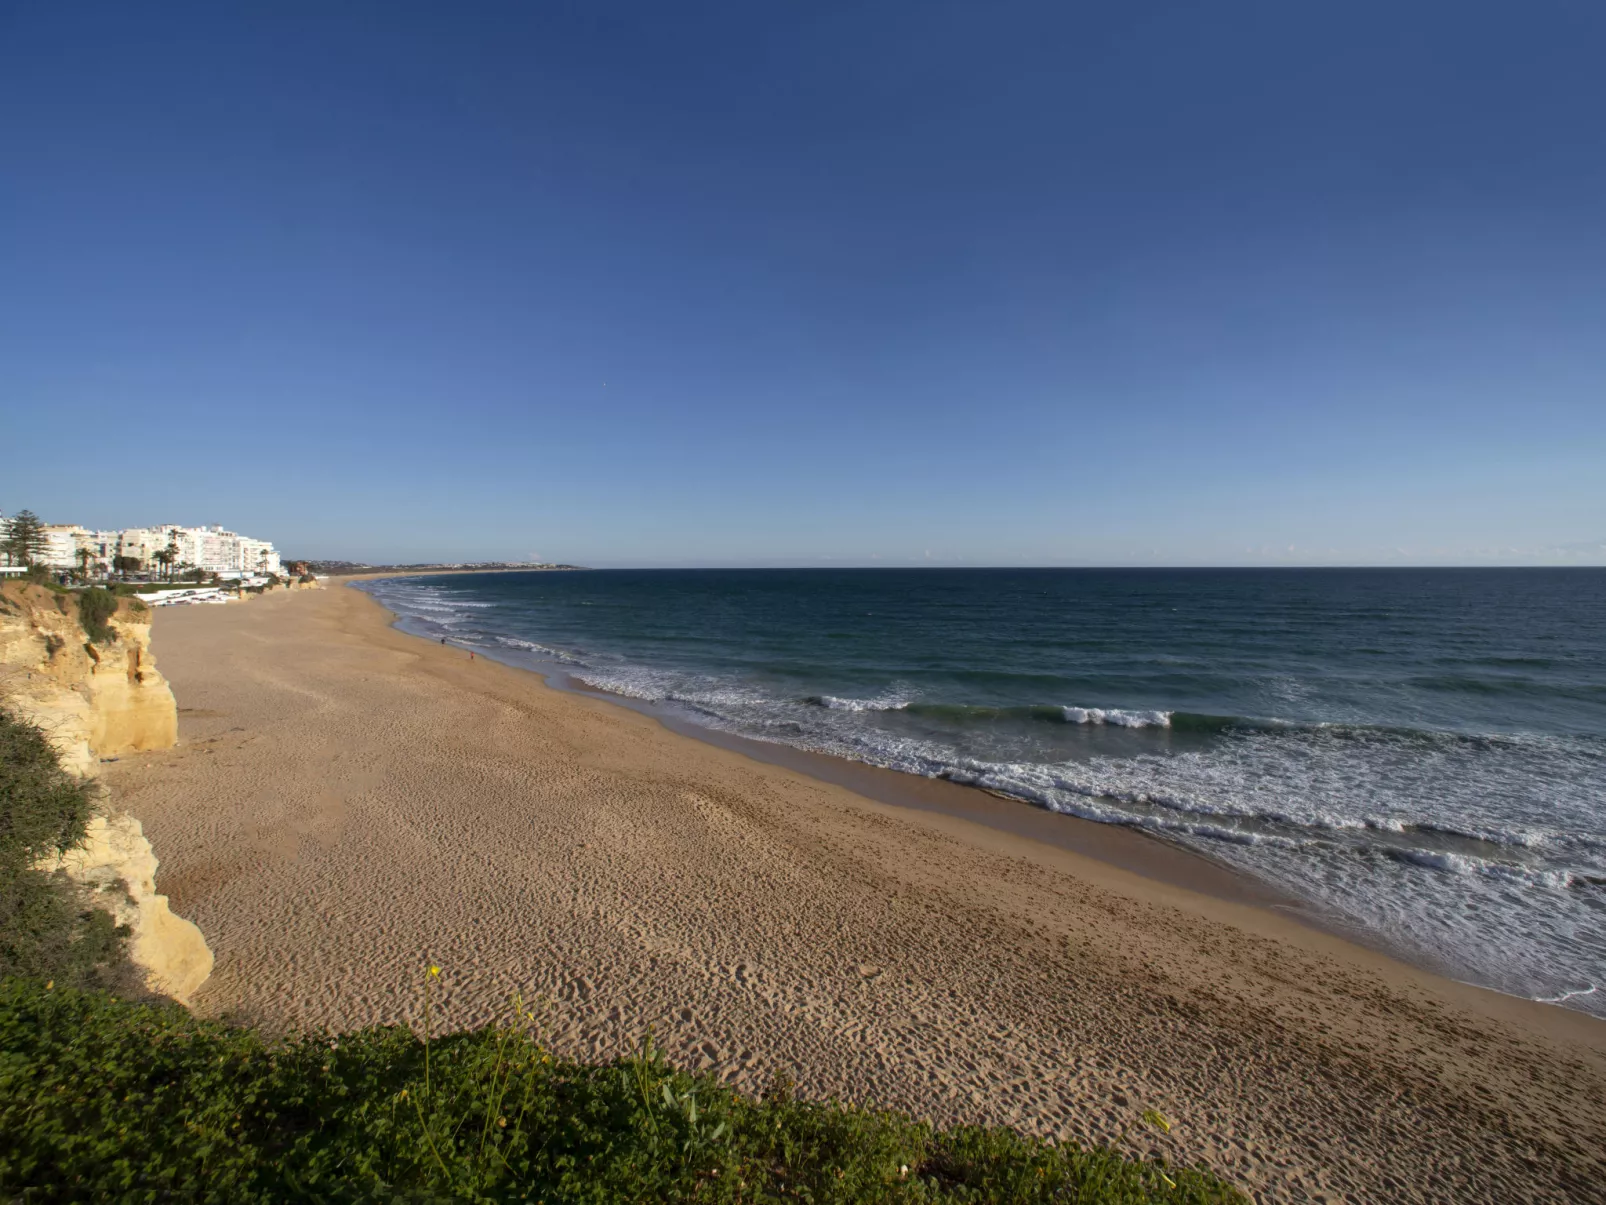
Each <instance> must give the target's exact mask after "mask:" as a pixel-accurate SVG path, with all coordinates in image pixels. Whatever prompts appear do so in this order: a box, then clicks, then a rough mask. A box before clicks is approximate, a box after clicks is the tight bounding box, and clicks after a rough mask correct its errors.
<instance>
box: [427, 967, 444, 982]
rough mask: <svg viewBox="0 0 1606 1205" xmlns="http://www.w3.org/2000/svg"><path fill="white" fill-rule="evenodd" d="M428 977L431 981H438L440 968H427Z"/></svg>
mask: <svg viewBox="0 0 1606 1205" xmlns="http://www.w3.org/2000/svg"><path fill="white" fill-rule="evenodd" d="M429 976H430V978H431V979H439V978H440V977H441V969H440V967H436V966H432V967H430V968H429Z"/></svg>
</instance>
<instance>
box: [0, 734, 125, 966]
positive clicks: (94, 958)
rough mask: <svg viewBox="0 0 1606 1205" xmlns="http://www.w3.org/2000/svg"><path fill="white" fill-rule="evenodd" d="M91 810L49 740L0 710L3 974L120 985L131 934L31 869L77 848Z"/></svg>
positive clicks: (59, 879) (59, 882)
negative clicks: (41, 860)
mask: <svg viewBox="0 0 1606 1205" xmlns="http://www.w3.org/2000/svg"><path fill="white" fill-rule="evenodd" d="M92 810H93V800H92V799H91V797H90V792H89V787H88V786H87V785H86V784H84V783H81V782H78V781H76V780H75V779H73V778H72V777H70V776H69V775H68V774H67V773H66V772H65V771H64V770H63V769H62V768H61V762H60V760H59V759H58V758H57V756H56V751H55V749H54V748H53V747H52V746H51V744H50V742H49V741H47V740H46V739H45V737H44V734H43V733H41V732H40V731H39V730H38V729H37V728H35V727H34V726H33V725H31V724H24V723H22V722H21V721H20V720H18V719H16V718H15V717H14V716H12V715H10V714H9V713H7V712H6V711H4V710H0V975H33V976H37V977H38V978H40V979H47V980H54V981H56V982H57V983H62V984H73V985H78V986H85V987H95V986H104V987H109V986H112V985H114V984H117V983H120V982H122V980H123V975H124V972H125V970H126V966H127V963H126V959H125V957H124V953H123V945H124V938H125V936H126V934H124V933H123V932H122V931H121V930H119V929H118V927H117V925H116V924H115V923H114V922H113V920H112V918H111V917H110V916H109V915H108V914H107V913H105V912H102V911H101V910H99V909H97V908H92V907H90V906H89V905H88V904H87V903H86V902H85V900H84V898H83V893H82V891H81V889H79V888H78V887H77V886H76V885H75V884H73V883H71V882H69V881H68V880H67V878H66V877H65V876H63V875H57V874H46V873H44V872H43V871H39V870H35V869H33V867H34V864H35V863H36V862H38V861H39V860H40V859H41V858H45V857H49V856H51V855H53V854H59V853H63V852H65V851H66V850H68V849H71V848H72V847H73V846H74V845H76V844H78V842H79V841H81V840H82V839H83V836H84V826H85V825H86V824H87V823H88V822H89V817H90V813H91V811H92Z"/></svg>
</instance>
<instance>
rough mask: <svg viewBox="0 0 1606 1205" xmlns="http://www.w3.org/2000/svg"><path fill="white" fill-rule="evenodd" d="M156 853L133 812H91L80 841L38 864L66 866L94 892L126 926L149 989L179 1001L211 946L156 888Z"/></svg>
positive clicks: (206, 964) (200, 972) (197, 978)
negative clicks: (86, 827) (171, 906)
mask: <svg viewBox="0 0 1606 1205" xmlns="http://www.w3.org/2000/svg"><path fill="white" fill-rule="evenodd" d="M156 866H157V862H156V854H155V852H154V851H153V850H152V849H151V843H150V842H149V841H147V840H146V839H145V833H144V830H143V829H142V828H141V827H140V823H139V821H138V820H135V819H134V818H133V817H132V816H96V817H94V818H93V819H91V820H90V822H89V831H88V833H87V835H86V836H85V838H84V841H83V843H82V844H80V845H79V846H78V847H77V848H76V849H71V850H68V851H67V853H65V854H64V855H62V856H61V857H59V858H52V859H49V860H47V861H45V862H41V863H40V864H39V869H41V870H47V871H53V870H62V871H65V872H66V874H67V877H68V878H70V879H72V880H73V881H74V882H77V883H80V884H82V885H83V886H85V887H89V888H91V889H93V890H94V892H95V896H94V899H95V902H96V904H97V906H99V907H101V908H104V909H105V910H106V911H108V912H110V913H111V914H112V916H113V917H115V918H116V920H117V923H118V924H120V925H127V926H128V927H129V929H130V931H131V935H130V938H129V944H128V955H129V959H130V960H131V961H132V962H133V963H134V965H135V966H136V967H138V968H139V969H140V971H141V973H142V974H143V975H144V977H145V986H146V987H147V988H149V989H150V990H151V991H153V992H158V993H160V994H162V995H164V996H171V997H173V999H175V1000H177V1001H179V1002H180V1003H183V1004H188V1003H189V1002H190V995H191V993H193V992H194V991H195V989H196V988H198V987H200V986H201V984H203V983H205V982H206V978H207V976H208V975H210V974H211V973H212V951H211V950H210V949H208V948H207V945H206V939H205V938H204V937H202V936H201V931H200V930H199V929H197V928H196V927H195V925H193V924H192V923H191V922H189V921H187V920H185V919H184V918H183V917H181V916H174V915H173V911H172V909H171V908H169V907H168V904H167V897H166V896H165V895H158V894H157V893H156Z"/></svg>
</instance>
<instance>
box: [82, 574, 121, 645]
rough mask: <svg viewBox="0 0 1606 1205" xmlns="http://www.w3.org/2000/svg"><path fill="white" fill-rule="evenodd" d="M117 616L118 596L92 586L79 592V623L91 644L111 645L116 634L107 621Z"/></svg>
mask: <svg viewBox="0 0 1606 1205" xmlns="http://www.w3.org/2000/svg"><path fill="white" fill-rule="evenodd" d="M115 614H117V596H116V595H115V594H113V593H112V592H111V591H110V590H103V589H101V588H100V587H99V586H91V587H90V588H89V589H87V590H80V591H79V592H78V622H79V624H80V625H81V626H82V627H83V629H84V633H85V635H87V636H88V637H89V640H90V643H91V644H109V643H111V640H112V637H113V636H114V635H115V633H114V632H113V631H112V629H111V625H110V624H108V623H107V622H106V621H107V620H109V619H110V618H111V617H112V616H113V615H115Z"/></svg>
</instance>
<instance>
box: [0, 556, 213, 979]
mask: <svg viewBox="0 0 1606 1205" xmlns="http://www.w3.org/2000/svg"><path fill="white" fill-rule="evenodd" d="M78 605H79V604H78V600H77V598H76V597H75V596H72V595H64V594H58V593H56V592H55V591H53V590H48V589H46V588H45V587H43V586H32V585H24V584H22V583H20V582H6V583H4V584H0V703H3V704H4V705H5V706H6V708H7V709H9V710H10V711H11V712H12V714H13V715H15V716H17V717H18V718H19V719H22V720H25V721H27V722H28V723H31V724H33V725H35V726H36V727H38V728H39V729H40V731H42V732H43V733H44V734H45V735H46V736H47V737H48V738H49V739H50V741H51V743H52V744H54V745H55V746H56V749H57V751H58V752H59V753H60V755H61V764H62V766H63V767H64V768H65V769H66V770H67V771H68V772H69V773H71V774H75V775H77V776H79V777H81V778H87V777H91V776H93V775H94V774H95V772H96V771H97V770H98V769H99V764H100V759H101V758H103V757H117V756H118V755H120V754H123V753H133V752H137V751H140V750H146V749H166V748H168V747H169V746H171V745H173V744H174V743H176V742H177V740H178V708H177V707H176V706H175V704H174V702H173V691H172V690H171V688H169V686H168V685H167V679H165V678H163V677H162V675H161V674H160V673H158V672H157V670H156V661H155V659H154V658H153V657H152V656H151V624H150V611H149V610H148V609H145V608H139V609H136V608H135V606H134V605H133V603H132V600H129V599H122V600H120V601H119V605H118V609H117V612H116V614H114V615H112V616H111V617H110V618H109V619H108V620H107V627H108V628H109V629H110V632H111V638H110V639H108V640H104V641H101V642H99V643H93V642H91V641H90V639H89V636H88V633H86V632H85V630H84V627H83V625H82V623H81V622H80V621H79V616H78ZM156 864H157V863H156V854H155V853H154V852H153V851H152V849H151V844H150V842H149V841H147V840H146V839H145V834H144V831H143V830H142V829H141V827H140V823H139V821H138V820H136V819H134V818H133V817H132V816H121V815H101V816H96V817H94V818H93V819H91V820H90V822H89V831H88V835H87V836H86V838H85V840H84V841H83V843H82V844H80V845H79V846H78V847H77V848H76V849H72V850H69V851H68V852H67V853H66V854H65V855H64V856H62V857H60V858H55V859H50V860H48V861H46V862H44V863H41V864H40V869H43V870H62V871H65V872H66V873H67V875H68V877H69V878H72V879H73V880H75V881H76V882H78V883H81V884H83V885H84V886H87V887H91V888H93V889H94V890H95V894H94V899H95V902H96V903H97V904H98V905H99V906H100V907H102V908H105V909H106V910H107V911H108V912H110V913H112V915H113V916H114V917H116V919H117V923H118V924H123V925H127V926H128V927H129V929H130V930H131V939H130V942H129V957H130V959H131V960H132V961H133V963H134V965H135V966H136V967H138V968H139V969H140V971H141V972H142V973H143V975H144V977H145V983H146V986H147V987H149V988H150V990H152V991H154V992H160V993H161V994H163V995H167V996H172V997H173V998H175V999H177V1000H181V1001H184V1002H185V1003H188V1002H189V997H190V993H192V992H194V991H195V989H196V988H198V987H200V986H201V984H202V983H203V982H205V980H206V977H207V976H208V975H210V974H211V973H212V951H211V950H209V949H207V946H206V941H205V939H204V938H203V937H202V936H201V931H200V930H199V929H197V928H196V927H195V926H194V925H193V924H191V923H190V922H189V921H187V920H184V919H183V918H181V917H177V916H174V915H173V912H172V910H171V909H170V908H169V907H168V903H167V897H166V896H164V895H158V894H157V893H156Z"/></svg>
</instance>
